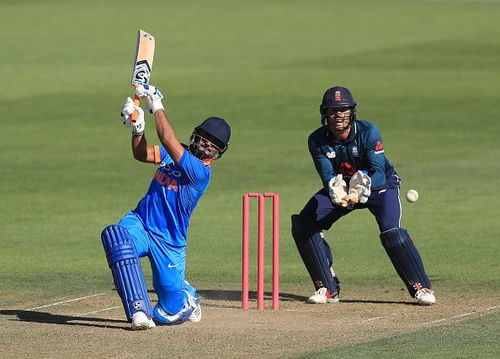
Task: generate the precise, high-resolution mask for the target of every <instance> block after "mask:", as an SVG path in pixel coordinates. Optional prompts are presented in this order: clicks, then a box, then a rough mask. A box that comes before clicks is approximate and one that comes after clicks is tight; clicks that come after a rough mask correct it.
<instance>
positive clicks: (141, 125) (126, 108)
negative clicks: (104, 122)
mask: <svg viewBox="0 0 500 359" xmlns="http://www.w3.org/2000/svg"><path fill="white" fill-rule="evenodd" d="M134 111H137V112H138V116H137V119H136V120H135V122H132V121H131V115H132V113H134ZM121 117H122V121H123V124H124V125H125V127H127V128H130V129H131V130H132V134H133V135H135V136H140V135H142V134H143V133H144V129H145V128H146V123H145V122H144V111H143V110H142V108H140V107H139V106H136V105H135V104H134V101H133V100H132V99H131V98H130V97H127V100H126V101H125V105H123V108H122V112H121Z"/></svg>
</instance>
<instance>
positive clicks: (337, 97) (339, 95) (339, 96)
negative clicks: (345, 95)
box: [334, 91, 342, 102]
mask: <svg viewBox="0 0 500 359" xmlns="http://www.w3.org/2000/svg"><path fill="white" fill-rule="evenodd" d="M334 97H335V98H334V100H335V102H340V101H342V93H341V92H340V91H335V94H334Z"/></svg>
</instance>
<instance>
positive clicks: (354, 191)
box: [348, 171, 372, 204]
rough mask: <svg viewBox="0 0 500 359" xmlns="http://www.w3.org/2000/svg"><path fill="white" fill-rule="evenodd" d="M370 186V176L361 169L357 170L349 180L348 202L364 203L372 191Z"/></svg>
mask: <svg viewBox="0 0 500 359" xmlns="http://www.w3.org/2000/svg"><path fill="white" fill-rule="evenodd" d="M371 186H372V179H371V178H370V176H368V175H367V174H366V173H364V172H362V171H357V172H356V173H355V174H354V175H353V176H352V177H351V180H350V181H349V194H348V199H349V202H350V203H351V204H356V203H366V202H367V201H368V197H370V195H371V193H372V191H371Z"/></svg>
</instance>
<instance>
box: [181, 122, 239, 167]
mask: <svg viewBox="0 0 500 359" xmlns="http://www.w3.org/2000/svg"><path fill="white" fill-rule="evenodd" d="M207 135H208V136H207ZM197 136H201V137H208V138H207V139H208V140H210V141H211V142H212V143H213V144H215V145H216V146H217V147H218V148H219V153H218V155H217V157H220V156H222V154H223V153H224V152H226V150H227V148H228V146H229V139H230V137H231V127H230V126H229V124H228V123H227V122H226V121H225V120H224V119H222V118H220V117H209V118H207V119H206V120H205V121H203V122H202V123H201V124H199V125H198V126H196V127H195V129H194V131H193V133H192V135H191V138H190V141H191V142H195V141H196V137H197Z"/></svg>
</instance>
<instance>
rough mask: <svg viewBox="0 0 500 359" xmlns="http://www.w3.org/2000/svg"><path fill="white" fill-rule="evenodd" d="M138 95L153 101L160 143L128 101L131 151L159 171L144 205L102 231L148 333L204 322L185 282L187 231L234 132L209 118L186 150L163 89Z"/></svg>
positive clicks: (124, 295)
mask: <svg viewBox="0 0 500 359" xmlns="http://www.w3.org/2000/svg"><path fill="white" fill-rule="evenodd" d="M136 93H137V95H138V96H139V97H141V98H145V99H146V100H147V101H148V103H149V107H150V110H151V112H152V113H154V116H155V119H156V131H157V133H158V137H159V139H160V142H161V146H151V145H148V144H147V142H146V137H145V135H144V127H145V122H144V112H143V110H142V109H141V108H140V107H138V106H136V105H134V103H133V101H132V100H131V99H130V98H129V99H127V101H126V103H125V106H124V107H123V110H122V118H123V121H124V124H125V125H126V126H127V127H129V128H131V130H132V152H133V155H134V158H135V159H137V160H139V161H141V162H148V163H154V164H156V165H158V167H157V169H156V172H155V174H154V176H153V180H152V181H151V184H150V186H149V189H148V191H147V193H146V195H145V196H144V197H143V198H142V199H141V200H140V201H139V203H138V204H137V207H136V208H135V209H134V210H132V211H130V212H128V213H127V214H125V216H124V217H123V218H122V219H121V220H120V221H119V223H118V224H113V225H110V226H108V227H106V228H105V229H104V230H103V232H102V234H101V239H102V244H103V246H104V250H105V252H106V258H107V260H108V264H109V267H110V269H111V272H112V273H113V278H114V282H115V286H116V289H117V291H118V294H119V295H120V298H121V300H122V303H123V308H124V310H125V315H126V317H127V320H128V321H129V322H131V325H132V329H134V330H135V329H149V328H152V327H154V326H155V322H156V323H161V324H180V323H182V322H185V321H188V320H189V321H193V322H198V321H200V320H201V307H200V296H199V294H198V293H197V291H196V289H195V288H194V287H193V286H191V285H190V284H189V283H188V282H187V281H186V280H185V269H186V242H187V229H188V226H189V220H190V217H191V214H192V212H193V210H194V208H195V207H196V205H197V203H198V201H199V199H200V197H201V196H202V195H203V193H205V191H206V190H207V188H208V185H209V182H210V175H211V164H212V162H213V161H214V160H216V159H217V158H219V157H220V156H221V155H222V154H223V153H224V152H225V151H226V149H227V147H228V144H229V138H230V136H231V129H230V127H229V125H228V124H227V123H226V121H224V120H223V119H221V118H218V117H210V118H208V119H206V120H205V121H203V122H202V123H201V124H200V125H199V126H197V127H196V128H195V129H194V131H193V133H192V135H191V138H190V142H189V145H183V144H181V143H180V142H179V141H178V139H177V137H176V135H175V133H174V130H173V128H172V126H171V125H170V123H169V121H168V119H167V117H166V115H165V111H164V107H163V105H162V102H161V100H162V98H163V95H162V94H161V92H160V91H159V90H158V89H157V88H155V87H154V86H148V85H145V86H139V87H138V88H137V90H136ZM134 111H137V112H138V117H137V120H136V121H132V120H131V115H132V113H133V112H134ZM145 256H147V257H148V259H149V262H150V264H151V268H152V274H153V287H154V289H155V291H156V294H157V295H158V304H156V306H155V307H154V308H153V307H152V305H151V301H150V299H149V296H148V291H147V286H146V281H145V279H144V274H143V271H142V268H141V262H140V260H139V258H140V257H145ZM153 319H154V320H153Z"/></svg>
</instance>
